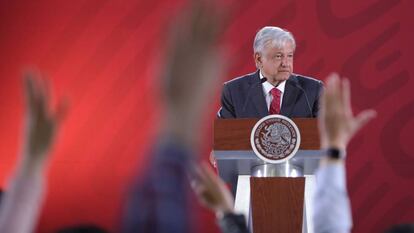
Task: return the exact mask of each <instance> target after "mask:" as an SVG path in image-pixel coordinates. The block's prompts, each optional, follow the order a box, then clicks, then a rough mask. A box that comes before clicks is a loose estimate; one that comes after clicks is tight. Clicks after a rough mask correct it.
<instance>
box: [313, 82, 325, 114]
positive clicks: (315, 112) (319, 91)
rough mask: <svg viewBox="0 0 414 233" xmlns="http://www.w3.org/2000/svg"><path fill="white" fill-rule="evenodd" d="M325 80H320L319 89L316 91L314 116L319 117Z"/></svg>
mask: <svg viewBox="0 0 414 233" xmlns="http://www.w3.org/2000/svg"><path fill="white" fill-rule="evenodd" d="M323 89H324V88H323V82H322V81H319V85H318V89H317V91H316V92H315V97H314V98H315V102H314V104H313V106H312V116H313V117H317V116H318V114H319V109H320V99H321V97H322V92H323Z"/></svg>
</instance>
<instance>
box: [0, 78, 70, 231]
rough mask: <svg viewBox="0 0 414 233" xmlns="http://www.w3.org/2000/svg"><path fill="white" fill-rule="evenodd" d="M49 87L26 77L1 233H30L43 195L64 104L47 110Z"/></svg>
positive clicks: (0, 209)
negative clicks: (16, 157)
mask: <svg viewBox="0 0 414 233" xmlns="http://www.w3.org/2000/svg"><path fill="white" fill-rule="evenodd" d="M49 96H50V94H49V90H48V85H47V84H46V83H45V82H44V80H42V79H41V77H39V76H38V75H36V74H34V73H27V74H25V97H26V98H25V119H24V132H23V143H22V148H21V153H22V155H21V157H20V161H19V164H18V165H17V169H16V171H15V173H14V175H13V176H12V178H11V179H10V180H11V183H10V185H9V187H8V188H7V191H5V192H4V195H3V197H2V201H1V205H0V232H2V233H26V232H32V231H33V230H34V229H35V227H36V223H37V220H38V217H39V214H40V209H41V207H42V204H43V198H44V193H45V192H46V190H45V189H46V187H45V186H46V177H45V173H46V170H47V169H46V167H47V163H48V160H49V157H50V154H49V151H50V149H51V147H52V145H53V142H54V139H55V137H56V134H57V131H58V128H59V124H60V121H61V119H62V116H63V108H64V105H63V104H62V102H60V104H58V108H57V111H56V112H55V113H53V112H51V111H50V100H49Z"/></svg>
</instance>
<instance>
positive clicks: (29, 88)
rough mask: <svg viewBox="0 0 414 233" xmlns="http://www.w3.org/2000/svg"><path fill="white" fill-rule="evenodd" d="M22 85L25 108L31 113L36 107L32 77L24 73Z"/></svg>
mask: <svg viewBox="0 0 414 233" xmlns="http://www.w3.org/2000/svg"><path fill="white" fill-rule="evenodd" d="M23 76H24V84H25V93H24V94H25V95H24V96H25V99H26V106H27V107H28V108H29V111H33V110H34V109H35V107H36V93H35V88H34V80H33V79H34V77H33V76H32V75H31V74H30V73H25V74H24V75H23Z"/></svg>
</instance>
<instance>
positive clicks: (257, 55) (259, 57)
mask: <svg viewBox="0 0 414 233" xmlns="http://www.w3.org/2000/svg"><path fill="white" fill-rule="evenodd" d="M253 59H254V63H255V64H256V68H258V69H260V68H261V67H262V55H261V54H260V53H257V52H256V53H254V54H253Z"/></svg>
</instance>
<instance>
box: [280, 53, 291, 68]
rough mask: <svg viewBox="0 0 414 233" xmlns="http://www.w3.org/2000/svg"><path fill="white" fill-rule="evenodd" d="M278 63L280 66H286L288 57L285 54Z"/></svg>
mask: <svg viewBox="0 0 414 233" xmlns="http://www.w3.org/2000/svg"><path fill="white" fill-rule="evenodd" d="M280 64H281V66H283V67H286V66H287V65H288V64H289V61H288V57H287V56H283V57H282V61H281V63H280Z"/></svg>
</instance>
